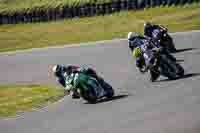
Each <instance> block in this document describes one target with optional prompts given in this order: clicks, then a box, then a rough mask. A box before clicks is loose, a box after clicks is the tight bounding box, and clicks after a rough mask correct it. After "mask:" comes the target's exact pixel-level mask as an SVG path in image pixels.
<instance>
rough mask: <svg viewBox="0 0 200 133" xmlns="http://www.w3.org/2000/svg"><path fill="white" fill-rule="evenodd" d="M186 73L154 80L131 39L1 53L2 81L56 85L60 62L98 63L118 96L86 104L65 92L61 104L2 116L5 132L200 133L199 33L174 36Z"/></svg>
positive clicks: (1, 128) (1, 126)
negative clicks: (53, 72)
mask: <svg viewBox="0 0 200 133" xmlns="http://www.w3.org/2000/svg"><path fill="white" fill-rule="evenodd" d="M173 38H174V40H175V44H176V47H177V49H179V52H178V53H176V54H175V56H176V57H177V59H178V60H179V61H180V63H181V65H183V67H184V68H185V72H186V76H185V77H184V78H182V79H178V80H174V81H169V80H166V79H165V78H163V77H162V78H160V79H159V80H158V81H157V82H155V83H151V82H149V80H148V76H147V74H145V75H142V74H140V73H139V72H138V71H137V70H136V68H135V65H134V59H133V58H132V57H131V55H130V53H129V50H128V47H127V41H126V40H123V39H121V40H117V39H116V40H113V41H102V42H100V43H98V45H92V46H91V45H86V46H81V47H65V48H46V49H39V50H33V51H32V52H18V53H9V54H1V55H0V64H1V69H0V74H1V76H0V83H2V84H3V83H5V84H7V83H27V82H31V83H51V84H56V82H55V79H54V78H53V77H52V76H49V75H48V68H49V67H50V66H51V65H53V64H57V63H59V64H60V63H61V64H85V65H89V66H91V67H94V68H95V69H96V70H97V72H98V73H99V74H100V75H101V76H103V77H104V78H105V80H107V81H108V82H109V83H110V84H112V85H113V87H114V88H115V90H116V97H115V98H114V99H113V100H110V101H102V102H100V103H98V104H86V103H85V101H83V100H72V99H71V98H70V97H68V96H66V97H65V98H63V99H62V100H60V101H59V102H57V103H56V104H53V105H50V106H48V107H45V108H43V109H40V110H38V111H33V112H26V113H23V114H20V116H19V117H16V118H10V119H2V120H0V133H122V132H123V133H199V132H200V82H199V81H200V80H199V79H200V70H199V68H200V51H199V48H200V44H199V39H200V33H199V32H191V33H176V34H173Z"/></svg>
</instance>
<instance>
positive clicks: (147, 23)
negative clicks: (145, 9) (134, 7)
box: [144, 21, 152, 28]
mask: <svg viewBox="0 0 200 133" xmlns="http://www.w3.org/2000/svg"><path fill="white" fill-rule="evenodd" d="M151 26H152V25H151V23H150V22H148V21H147V22H144V27H145V28H148V27H151Z"/></svg>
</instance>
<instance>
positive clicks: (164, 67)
mask: <svg viewBox="0 0 200 133" xmlns="http://www.w3.org/2000/svg"><path fill="white" fill-rule="evenodd" d="M161 57H163V56H161ZM170 65H171V64H169V63H168V62H167V61H166V60H165V59H164V58H161V63H160V68H161V73H162V75H163V76H165V77H167V78H168V79H169V80H174V79H176V73H175V72H174V71H173V67H171V66H170Z"/></svg>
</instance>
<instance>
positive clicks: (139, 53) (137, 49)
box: [133, 47, 142, 58]
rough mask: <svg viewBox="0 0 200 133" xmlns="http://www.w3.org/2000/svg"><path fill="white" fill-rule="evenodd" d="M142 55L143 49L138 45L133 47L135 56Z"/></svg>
mask: <svg viewBox="0 0 200 133" xmlns="http://www.w3.org/2000/svg"><path fill="white" fill-rule="evenodd" d="M141 55H142V51H141V49H140V47H136V48H134V49H133V56H135V57H136V58H138V57H140V56H141Z"/></svg>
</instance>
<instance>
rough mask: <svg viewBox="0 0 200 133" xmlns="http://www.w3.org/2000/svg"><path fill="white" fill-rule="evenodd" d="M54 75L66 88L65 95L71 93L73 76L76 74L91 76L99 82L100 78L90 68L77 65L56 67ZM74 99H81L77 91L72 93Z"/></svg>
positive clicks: (53, 69) (54, 67)
mask: <svg viewBox="0 0 200 133" xmlns="http://www.w3.org/2000/svg"><path fill="white" fill-rule="evenodd" d="M52 71H53V73H54V75H55V76H56V77H57V81H58V82H59V83H60V84H61V85H62V86H63V87H64V88H65V89H64V90H65V93H69V91H68V90H69V89H68V88H70V87H72V84H71V83H72V81H73V76H72V75H74V74H75V73H78V72H82V73H84V74H86V75H90V76H92V77H94V78H96V79H97V80H98V79H99V77H98V76H97V74H96V72H95V71H94V70H93V69H91V68H89V67H80V66H76V65H68V66H64V65H59V64H57V65H54V66H53V68H52ZM72 98H80V97H79V95H78V92H77V91H76V89H74V91H72Z"/></svg>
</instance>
